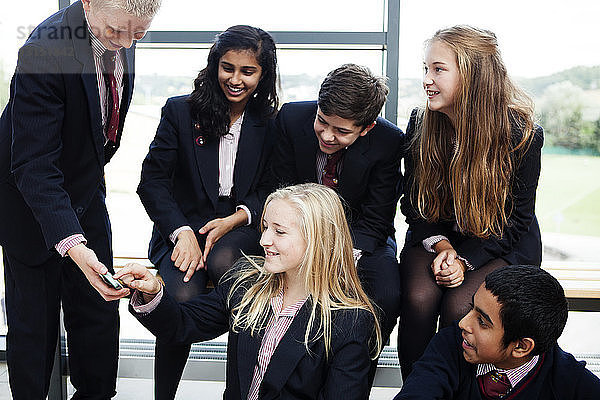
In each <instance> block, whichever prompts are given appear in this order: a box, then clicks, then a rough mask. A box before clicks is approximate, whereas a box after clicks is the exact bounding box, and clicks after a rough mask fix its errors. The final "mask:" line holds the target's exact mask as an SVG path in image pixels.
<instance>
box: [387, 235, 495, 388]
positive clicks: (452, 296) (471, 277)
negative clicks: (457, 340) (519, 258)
mask: <svg viewBox="0 0 600 400" xmlns="http://www.w3.org/2000/svg"><path fill="white" fill-rule="evenodd" d="M435 256H436V254H434V253H429V252H427V251H426V250H425V249H424V248H423V246H421V245H417V246H414V247H408V248H405V249H404V251H403V254H402V261H401V262H400V277H401V284H402V310H401V312H400V323H399V330H398V357H399V359H400V367H401V368H402V377H403V379H406V377H407V376H408V374H409V373H410V371H412V365H413V363H414V362H415V361H417V360H418V359H419V358H420V357H421V355H423V352H424V351H425V347H427V344H429V341H430V340H431V338H432V337H433V335H435V332H436V329H437V319H438V316H439V318H440V321H439V326H440V329H441V328H444V327H446V326H448V325H450V324H451V323H452V322H453V321H456V320H459V319H461V318H462V317H463V316H464V315H465V314H466V313H467V312H468V310H469V303H470V302H471V296H472V295H473V294H474V293H475V292H476V291H477V289H478V288H479V286H480V285H481V283H482V282H483V281H484V279H485V276H486V275H487V274H489V273H490V272H492V271H494V270H495V269H497V268H500V267H502V266H504V265H507V263H506V261H504V260H503V259H501V258H498V259H495V260H492V261H490V262H489V263H487V264H485V265H484V266H482V267H481V268H479V269H477V270H475V271H467V272H466V273H465V280H464V281H463V283H462V284H461V285H460V286H458V287H456V288H445V287H442V286H438V285H437V283H436V282H435V279H434V277H433V273H432V271H431V263H432V261H433V259H434V258H435Z"/></svg>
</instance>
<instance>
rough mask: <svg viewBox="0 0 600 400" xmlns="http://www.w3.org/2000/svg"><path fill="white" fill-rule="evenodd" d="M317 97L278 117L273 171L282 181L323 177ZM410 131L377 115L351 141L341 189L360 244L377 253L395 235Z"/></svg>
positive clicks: (283, 110)
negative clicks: (406, 133)
mask: <svg viewBox="0 0 600 400" xmlns="http://www.w3.org/2000/svg"><path fill="white" fill-rule="evenodd" d="M316 114H317V102H315V101H309V102H297V103H288V104H284V105H283V107H281V110H280V111H279V114H278V116H277V118H276V120H275V131H276V132H277V135H278V137H277V146H276V149H275V152H274V155H273V176H274V178H275V180H276V182H277V184H278V185H279V186H282V185H290V184H297V183H304V182H317V172H316V159H317V152H318V151H319V142H318V140H317V137H316V134H315V131H314V128H313V123H314V120H315V116H316ZM403 143H404V134H403V133H402V131H401V130H400V129H399V128H398V127H397V126H395V125H394V124H392V123H391V122H389V121H387V120H385V119H383V118H377V123H376V124H375V127H373V129H371V130H370V131H369V132H368V133H367V134H366V135H365V136H361V137H359V138H358V139H356V141H355V142H354V143H353V144H352V145H350V146H349V147H348V149H347V150H346V154H345V155H344V158H343V161H342V162H343V166H342V170H341V173H340V177H339V184H338V189H337V190H338V193H339V195H340V196H341V197H342V198H343V199H344V200H345V202H346V204H347V206H348V209H347V210H346V216H347V218H348V222H349V225H350V230H351V232H352V236H353V239H354V247H356V248H359V249H361V250H364V251H367V252H369V253H372V252H373V251H374V250H375V248H377V247H379V246H382V245H384V244H385V243H386V240H387V238H388V237H392V238H393V237H394V216H395V215H396V205H397V203H398V198H399V196H400V184H401V179H402V173H401V171H400V160H401V159H402V156H403V154H402V149H403Z"/></svg>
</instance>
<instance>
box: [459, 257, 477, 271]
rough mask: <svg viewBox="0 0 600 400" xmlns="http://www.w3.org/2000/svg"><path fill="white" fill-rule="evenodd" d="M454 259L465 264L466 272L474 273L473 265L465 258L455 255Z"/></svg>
mask: <svg viewBox="0 0 600 400" xmlns="http://www.w3.org/2000/svg"><path fill="white" fill-rule="evenodd" d="M456 258H458V259H459V260H460V261H462V262H464V263H465V265H466V266H467V271H474V270H475V268H473V265H472V264H471V263H470V262H469V260H467V259H466V258H464V257H461V256H459V255H458V254H457V255H456Z"/></svg>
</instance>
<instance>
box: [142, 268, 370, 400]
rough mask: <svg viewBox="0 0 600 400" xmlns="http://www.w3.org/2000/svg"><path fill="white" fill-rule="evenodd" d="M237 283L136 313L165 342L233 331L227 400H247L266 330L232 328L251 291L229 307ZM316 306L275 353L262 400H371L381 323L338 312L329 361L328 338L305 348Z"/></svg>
mask: <svg viewBox="0 0 600 400" xmlns="http://www.w3.org/2000/svg"><path fill="white" fill-rule="evenodd" d="M232 282H233V279H229V280H225V281H224V282H222V283H221V284H220V285H219V286H217V287H216V288H215V290H213V291H212V292H210V293H209V294H205V295H199V296H197V297H195V298H194V299H192V300H190V301H188V302H185V303H179V304H178V303H176V302H175V300H173V298H171V297H170V296H169V295H168V293H166V292H165V293H164V296H163V298H162V299H161V301H160V303H159V304H158V306H157V308H156V309H155V310H153V311H152V312H150V313H149V314H146V315H141V314H136V313H135V311H133V309H132V308H131V306H130V311H131V312H132V313H133V314H134V316H135V317H136V318H137V319H138V320H139V321H140V322H141V323H142V324H143V325H144V326H145V327H146V328H148V330H150V332H152V333H153V334H154V335H156V337H157V340H160V341H163V342H169V343H179V344H183V343H193V342H198V341H204V340H209V339H214V338H216V337H218V336H220V335H222V334H223V333H225V332H229V334H228V341H227V372H226V384H225V393H224V394H223V398H224V399H227V400H241V399H244V400H245V399H246V398H247V397H248V391H249V389H250V384H251V383H252V377H253V375H254V368H255V366H256V363H257V356H258V351H259V349H260V345H261V341H262V337H263V333H264V331H262V330H261V331H260V332H259V333H257V334H256V335H255V336H252V335H251V334H250V332H249V331H239V332H234V331H233V330H232V329H231V324H232V316H231V310H232V308H234V307H235V306H236V305H238V304H239V302H240V301H241V299H242V296H243V294H244V290H245V289H243V288H239V289H237V290H236V291H235V292H234V293H233V295H232V299H231V301H230V302H228V301H227V297H228V294H229V292H230V289H231V286H232ZM244 286H245V287H248V286H247V285H246V284H244ZM163 290H164V289H163ZM310 307H311V305H310V300H309V301H307V302H306V303H305V304H304V305H303V306H302V308H301V309H300V310H299V311H298V314H297V315H296V317H295V318H294V321H293V322H292V324H291V325H290V327H289V328H288V330H287V332H286V333H285V335H284V336H283V338H282V339H281V341H280V342H279V345H278V346H277V348H276V349H275V352H274V353H273V356H272V357H271V361H270V363H269V365H268V367H267V370H266V372H265V375H264V377H263V380H262V383H261V386H260V391H259V399H262V400H267V399H286V400H293V399H303V400H309V399H344V400H355V399H356V400H359V399H360V400H366V399H368V397H369V384H368V373H369V365H370V358H369V340H370V338H371V334H372V333H373V327H374V323H375V322H374V319H373V318H372V316H371V314H370V313H368V312H367V311H365V310H359V309H351V310H335V311H333V312H332V317H333V327H332V332H331V350H330V351H331V353H330V354H329V357H328V358H327V357H326V356H325V347H324V343H323V340H322V339H320V340H316V341H313V342H311V343H310V344H309V349H310V352H308V351H307V349H306V347H305V345H304V334H305V330H306V326H307V323H308V318H309V315H310ZM317 325H318V321H317Z"/></svg>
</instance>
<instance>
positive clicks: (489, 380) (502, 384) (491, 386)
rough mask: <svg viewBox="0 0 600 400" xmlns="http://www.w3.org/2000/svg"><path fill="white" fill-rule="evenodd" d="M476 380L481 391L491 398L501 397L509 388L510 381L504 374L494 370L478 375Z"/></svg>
mask: <svg viewBox="0 0 600 400" xmlns="http://www.w3.org/2000/svg"><path fill="white" fill-rule="evenodd" d="M477 380H478V381H479V388H480V389H481V392H482V393H483V394H484V395H485V396H487V397H488V398H491V399H501V398H503V397H504V396H506V395H507V394H508V392H509V391H510V389H511V385H510V381H509V380H508V377H507V376H506V374H504V373H501V372H498V371H496V370H494V371H490V372H488V373H487V374H485V375H480V376H478V377H477Z"/></svg>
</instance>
